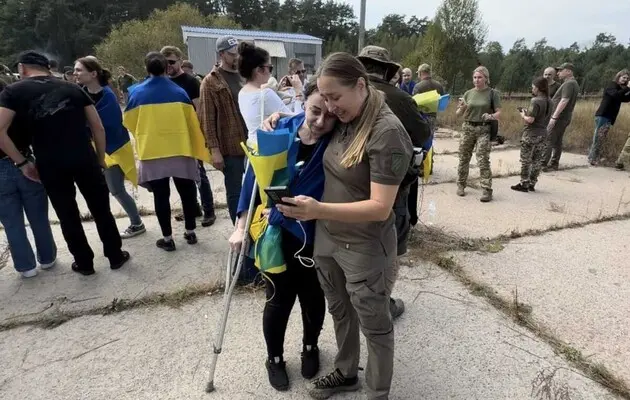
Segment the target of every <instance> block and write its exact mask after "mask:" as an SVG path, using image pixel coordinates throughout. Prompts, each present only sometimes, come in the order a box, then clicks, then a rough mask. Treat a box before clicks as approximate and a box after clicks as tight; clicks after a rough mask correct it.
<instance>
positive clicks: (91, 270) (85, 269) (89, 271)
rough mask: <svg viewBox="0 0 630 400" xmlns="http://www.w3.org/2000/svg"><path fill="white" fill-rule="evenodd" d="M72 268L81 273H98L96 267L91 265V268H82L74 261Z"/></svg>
mask: <svg viewBox="0 0 630 400" xmlns="http://www.w3.org/2000/svg"><path fill="white" fill-rule="evenodd" d="M72 270H73V271H74V272H76V273H79V274H81V275H85V276H87V275H94V274H95V273H96V271H94V267H93V266H92V267H90V268H80V267H79V265H78V264H77V263H76V262H73V263H72Z"/></svg>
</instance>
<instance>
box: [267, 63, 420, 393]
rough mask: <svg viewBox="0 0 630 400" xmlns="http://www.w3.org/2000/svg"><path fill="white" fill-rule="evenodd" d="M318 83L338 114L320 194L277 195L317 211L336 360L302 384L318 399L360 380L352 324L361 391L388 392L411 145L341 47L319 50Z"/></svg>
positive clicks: (295, 214) (307, 213) (291, 209)
mask: <svg viewBox="0 0 630 400" xmlns="http://www.w3.org/2000/svg"><path fill="white" fill-rule="evenodd" d="M317 86H318V88H319V91H320V94H321V96H322V97H323V98H324V100H325V102H326V107H327V108H328V110H329V111H330V112H331V113H333V114H335V115H336V116H337V118H338V119H339V120H340V122H341V123H340V124H339V126H338V128H337V129H336V130H335V131H334V132H333V136H332V138H331V140H330V143H329V145H328V148H327V149H326V152H325V153H324V174H325V184H324V195H323V197H322V201H321V202H318V201H316V200H314V199H312V198H310V197H306V196H297V197H295V198H287V199H283V200H284V201H285V202H287V203H291V204H292V206H282V205H278V206H277V207H278V209H279V210H280V211H281V212H282V213H283V214H284V215H285V216H286V217H290V218H295V219H298V220H304V221H307V220H313V219H316V220H317V226H316V233H315V250H314V256H315V263H316V268H317V272H318V278H319V281H320V283H321V285H322V289H323V290H324V294H325V296H326V299H327V300H328V308H329V311H330V313H331V314H332V317H333V321H334V327H335V335H336V338H337V346H338V353H337V357H336V358H335V370H334V371H333V372H331V373H330V374H328V375H326V376H323V377H321V378H319V379H317V380H315V381H313V382H312V385H311V387H310V388H309V393H310V395H311V396H312V397H314V398H317V399H325V398H328V397H330V396H331V395H333V394H335V393H338V392H343V391H354V390H358V389H359V387H360V385H359V382H358V379H357V373H358V368H359V352H360V340H359V339H360V338H359V327H361V330H362V331H363V334H364V335H365V338H366V341H367V347H368V361H367V366H366V369H365V377H366V383H367V394H368V398H369V399H387V398H388V396H389V390H390V386H391V380H392V373H393V361H394V327H393V325H392V319H391V315H390V311H389V295H390V292H391V287H392V283H393V280H394V279H393V278H394V277H393V274H394V272H393V270H394V269H393V264H394V262H395V260H396V230H395V228H394V222H395V217H394V214H393V212H392V207H393V204H394V200H395V198H396V193H397V192H398V187H399V185H400V183H401V181H402V179H403V177H404V176H405V174H406V172H407V170H408V168H409V165H410V162H411V157H412V152H413V148H412V144H411V140H410V139H409V135H408V134H407V132H406V131H405V128H404V127H403V125H402V123H401V122H400V120H399V119H398V118H397V117H396V116H395V115H394V114H393V113H392V112H391V110H390V109H389V107H387V105H386V104H385V102H384V99H383V95H382V94H381V93H380V92H378V91H377V90H376V89H375V88H374V87H373V86H372V85H371V84H370V81H369V79H368V75H367V71H366V70H365V67H364V66H363V64H362V63H361V62H360V61H359V60H357V59H356V58H354V57H353V56H351V55H350V54H347V53H334V54H331V55H330V56H328V58H326V60H325V61H324V62H323V64H322V66H321V67H320V70H319V72H318V79H317Z"/></svg>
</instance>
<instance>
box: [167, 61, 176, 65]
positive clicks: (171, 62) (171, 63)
mask: <svg viewBox="0 0 630 400" xmlns="http://www.w3.org/2000/svg"><path fill="white" fill-rule="evenodd" d="M166 62H168V65H175V64H177V63H178V62H179V60H166Z"/></svg>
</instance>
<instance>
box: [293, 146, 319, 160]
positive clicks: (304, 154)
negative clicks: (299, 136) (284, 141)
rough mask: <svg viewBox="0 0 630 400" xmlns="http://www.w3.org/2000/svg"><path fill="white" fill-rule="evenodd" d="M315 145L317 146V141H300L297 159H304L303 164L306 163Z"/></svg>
mask: <svg viewBox="0 0 630 400" xmlns="http://www.w3.org/2000/svg"><path fill="white" fill-rule="evenodd" d="M315 147H317V142H315V143H313V144H304V143H302V142H300V148H299V149H298V156H297V161H304V164H306V163H308V162H309V161H310V160H311V157H312V156H313V153H314V152H315Z"/></svg>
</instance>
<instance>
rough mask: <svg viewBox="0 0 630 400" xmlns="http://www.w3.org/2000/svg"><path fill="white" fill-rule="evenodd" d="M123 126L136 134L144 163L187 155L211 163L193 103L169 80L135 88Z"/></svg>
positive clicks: (159, 79)
mask: <svg viewBox="0 0 630 400" xmlns="http://www.w3.org/2000/svg"><path fill="white" fill-rule="evenodd" d="M123 123H124V125H125V127H126V128H127V129H129V131H130V132H131V133H132V134H133V135H134V138H135V140H136V151H137V153H138V159H139V160H141V161H144V160H155V159H159V158H168V157H177V156H183V157H190V158H195V159H197V160H202V161H205V162H210V152H209V151H208V149H207V148H206V140H205V138H204V136H203V132H202V131H201V126H200V125H199V119H198V118H197V113H196V112H195V108H194V107H193V103H192V101H191V100H190V98H189V97H188V95H187V94H186V92H185V91H184V89H182V88H180V87H179V86H177V85H176V84H175V83H173V82H171V80H170V79H169V78H167V77H164V76H154V77H151V78H149V79H147V80H146V81H144V82H142V83H139V84H137V85H134V87H133V90H131V91H130V92H129V101H128V103H127V108H126V109H125V113H124V117H123Z"/></svg>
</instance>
